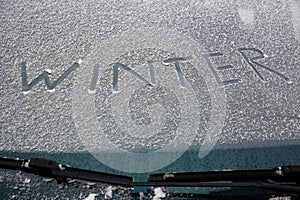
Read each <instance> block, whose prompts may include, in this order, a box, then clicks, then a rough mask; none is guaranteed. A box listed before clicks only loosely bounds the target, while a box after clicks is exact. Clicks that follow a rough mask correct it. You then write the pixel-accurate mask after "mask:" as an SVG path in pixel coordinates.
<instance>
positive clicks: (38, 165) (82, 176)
mask: <svg viewBox="0 0 300 200" xmlns="http://www.w3.org/2000/svg"><path fill="white" fill-rule="evenodd" d="M0 168H6V169H13V170H21V171H24V172H28V173H32V174H36V175H39V176H44V177H51V178H56V179H59V180H63V179H68V178H69V179H79V180H85V181H92V182H102V183H108V184H113V185H120V186H129V185H131V183H132V182H133V178H132V177H129V176H123V175H116V174H109V173H103V172H97V171H91V170H85V169H78V168H73V167H70V166H68V165H63V164H58V163H57V162H56V161H54V160H48V159H43V158H31V159H29V160H20V159H11V158H0Z"/></svg>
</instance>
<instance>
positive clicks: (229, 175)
mask: <svg viewBox="0 0 300 200" xmlns="http://www.w3.org/2000/svg"><path fill="white" fill-rule="evenodd" d="M228 180H230V181H254V180H273V181H299V180H300V165H285V166H282V167H278V168H274V169H262V170H234V171H229V170H227V171H210V172H184V173H160V174H151V175H150V176H149V181H153V182H162V181H163V182H199V181H201V182H209V181H228Z"/></svg>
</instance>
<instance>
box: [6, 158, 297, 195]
mask: <svg viewBox="0 0 300 200" xmlns="http://www.w3.org/2000/svg"><path fill="white" fill-rule="evenodd" d="M0 168H6V169H12V170H21V171H24V172H28V173H33V174H36V175H39V176H44V177H51V178H56V179H58V180H66V179H79V180H85V181H92V182H101V183H108V184H112V185H119V186H123V187H138V186H153V187H160V186H166V187H253V188H261V189H270V190H282V191H288V192H292V193H297V194H300V183H299V180H300V165H285V166H282V167H277V168H274V169H263V170H233V171H211V172H187V173H160V174H150V175H149V179H148V181H145V182H135V181H134V180H133V178H132V177H129V176H123V175H116V174H110V173H103V172H97V171H91V170H85V169H78V168H73V167H70V166H68V165H63V164H58V163H57V162H56V161H54V160H48V159H43V158H31V159H29V160H21V159H12V158H0Z"/></svg>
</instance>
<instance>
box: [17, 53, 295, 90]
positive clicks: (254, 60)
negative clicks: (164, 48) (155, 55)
mask: <svg viewBox="0 0 300 200" xmlns="http://www.w3.org/2000/svg"><path fill="white" fill-rule="evenodd" d="M237 50H238V51H239V52H240V53H241V56H242V58H243V59H244V60H245V61H246V63H247V64H248V65H249V66H250V67H251V69H252V70H253V72H254V73H255V74H256V75H257V77H258V78H259V79H260V80H262V81H264V80H265V78H264V77H263V76H262V75H261V73H260V72H259V69H263V70H265V71H268V72H269V73H272V74H273V75H275V76H277V77H279V78H281V79H283V80H284V81H286V82H287V83H291V81H290V80H289V78H288V77H287V76H285V75H284V74H282V73H280V72H278V71H276V70H274V69H271V68H269V67H267V66H265V65H263V64H261V63H260V62H259V60H261V59H265V58H266V56H265V55H264V53H263V52H262V51H261V50H259V49H255V48H238V49H237ZM250 52H251V53H252V55H253V53H255V56H249V53H250ZM222 56H224V54H223V53H220V52H215V53H208V54H204V55H203V57H204V59H205V61H206V62H207V64H208V66H209V68H210V70H211V72H212V74H213V75H214V76H215V79H216V81H217V83H218V84H219V85H220V86H222V85H225V86H226V85H231V84H235V83H238V82H240V81H241V79H239V78H232V79H227V80H223V79H222V78H221V77H220V76H219V73H220V72H221V71H225V70H230V69H233V68H234V67H233V66H232V65H228V64H226V63H224V65H220V66H214V65H213V63H212V61H211V59H212V58H214V59H216V58H218V57H222ZM191 59H192V58H191V57H187V58H184V57H174V58H169V59H167V60H163V61H162V62H163V64H168V65H170V64H173V65H174V67H175V70H176V72H177V75H178V79H179V83H180V85H181V86H182V87H184V86H185V83H184V78H183V73H182V70H181V68H180V63H181V62H185V61H188V60H191ZM147 64H148V67H149V74H150V77H151V80H150V81H148V80H147V79H146V78H144V77H143V76H142V75H140V74H139V73H137V72H136V71H135V70H133V69H132V68H130V67H128V66H127V65H125V64H122V63H115V64H114V66H113V68H112V70H113V81H112V86H113V90H114V91H115V92H116V91H118V79H119V70H120V69H122V70H125V71H127V72H129V73H130V74H132V75H133V76H135V77H136V78H137V79H139V80H140V81H142V82H143V83H145V84H147V85H149V86H151V85H152V84H155V75H154V74H155V73H154V65H153V62H152V61H151V60H149V61H148V62H147ZM78 67H79V63H74V64H73V65H72V66H71V67H70V68H69V69H67V70H66V71H65V72H64V73H63V74H62V75H61V76H60V77H58V78H57V80H55V81H51V80H50V78H49V76H50V75H51V71H49V70H45V71H44V72H43V73H41V74H40V75H39V76H38V77H36V78H35V79H33V80H32V81H31V82H30V83H29V82H28V76H27V69H26V62H22V63H21V77H22V91H23V92H28V91H30V90H32V89H33V87H34V86H36V85H37V84H39V82H41V81H43V80H44V82H45V85H46V87H47V88H48V90H49V91H51V90H54V89H55V88H56V87H57V86H58V85H59V84H61V83H62V82H63V80H65V79H66V78H67V77H68V75H70V74H71V73H72V72H73V71H75V70H76V69H77V68H78ZM99 67H100V66H99V65H98V64H96V65H95V67H94V70H93V75H92V77H91V82H90V87H89V90H90V91H95V89H96V83H97V78H98V75H99Z"/></svg>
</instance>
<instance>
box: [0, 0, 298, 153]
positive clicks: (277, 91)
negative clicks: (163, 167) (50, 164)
mask: <svg viewBox="0 0 300 200" xmlns="http://www.w3.org/2000/svg"><path fill="white" fill-rule="evenodd" d="M225 2H226V3H225ZM289 5H290V4H289V2H288V1H284V0H282V1H263V2H256V1H221V0H217V1H199V2H198V1H195V2H194V1H192V2H190V1H173V0H172V1H148V0H147V1H118V3H116V2H110V3H109V2H105V3H104V2H99V1H85V2H82V3H79V2H73V1H70V2H68V1H64V2H60V1H45V2H33V1H19V2H10V1H5V2H1V3H0V38H1V43H0V81H1V83H0V94H1V95H0V102H1V104H0V110H1V115H0V128H1V139H0V150H1V151H22V152H31V151H45V152H78V151H83V149H84V145H83V143H82V142H81V139H80V137H79V136H78V132H77V130H76V128H75V124H74V121H73V113H72V90H73V86H74V84H73V82H74V81H75V78H76V74H77V73H80V72H81V71H80V68H78V69H77V70H76V71H75V72H73V73H71V74H70V75H69V76H68V77H67V78H66V79H65V80H64V81H63V82H62V83H61V84H59V85H58V86H57V87H56V88H55V90H50V91H49V90H48V89H47V87H46V86H45V84H44V82H42V83H39V84H38V85H36V86H35V87H33V89H32V90H31V91H29V92H22V84H21V70H20V69H21V68H20V63H21V62H26V66H27V74H28V80H29V82H30V81H31V80H32V79H34V78H36V77H37V76H38V75H40V74H41V73H42V72H44V71H47V72H48V73H51V75H50V79H51V80H56V79H57V78H58V77H59V76H61V74H62V73H63V72H64V71H66V70H67V69H68V68H70V66H71V65H72V64H73V63H75V62H78V60H79V59H83V61H84V58H86V57H87V55H88V54H89V53H90V52H91V51H92V50H93V48H94V47H93V45H95V41H100V40H104V39H106V38H109V37H110V36H111V35H115V34H118V33H121V32H123V31H126V30H131V29H134V28H138V27H159V28H168V29H174V30H176V31H178V32H182V33H185V34H188V35H189V36H190V37H192V38H193V39H194V40H195V41H197V42H199V45H201V47H202V48H203V49H204V51H205V52H207V53H210V52H221V53H223V57H216V58H215V62H214V67H216V66H218V64H219V65H223V66H224V65H228V64H231V65H232V66H233V68H232V69H228V70H224V71H222V72H221V71H220V72H218V73H219V75H220V77H221V79H222V80H229V79H241V82H239V83H236V84H230V85H227V86H224V89H225V91H226V96H227V99H226V100H224V101H226V104H227V109H226V110H227V111H226V113H227V114H226V118H225V126H224V128H223V131H222V133H221V136H220V138H219V143H220V144H232V143H241V142H249V145H251V144H253V143H257V142H260V143H261V142H270V141H271V142H272V141H299V138H300V131H299V130H300V108H299V105H300V95H299V91H300V85H299V84H300V82H299V79H300V73H299V69H300V68H299V65H300V56H299V55H300V47H299V46H300V45H299V42H300V41H299V24H300V22H299V18H298V22H299V23H297V17H296V16H297V12H295V11H294V10H295V9H294V10H292V11H291V10H290V7H289ZM292 5H299V3H297V2H296V1H293V4H292ZM295 13H296V14H295ZM243 47H254V48H257V49H259V50H261V51H262V52H264V54H265V55H266V56H265V58H264V59H262V60H260V61H259V62H260V63H262V64H264V65H265V66H267V67H269V68H270V69H273V70H276V71H278V72H280V73H281V74H283V75H285V76H286V77H288V78H289V81H286V80H284V79H282V78H280V77H279V76H277V75H276V74H274V73H272V72H269V71H267V70H265V69H263V68H258V71H259V72H260V73H261V75H262V77H263V78H264V79H265V80H264V81H263V80H262V79H261V78H260V77H259V76H258V75H257V74H256V73H255V72H254V71H253V69H252V68H251V67H250V65H249V64H248V63H247V62H245V60H244V59H243V57H242V56H241V54H240V53H239V52H238V50H237V49H238V48H243ZM158 51H159V50H158ZM125 53H128V52H124V55H125ZM144 53H145V52H144ZM146 53H147V52H146ZM171 53H172V52H171ZM120 56H121V55H120ZM143 56H151V55H147V54H145V55H143ZM152 56H153V55H152ZM95 59H97V58H95ZM116 59H117V58H116ZM137 59H138V58H137ZM211 60H213V59H211ZM112 62H113V61H112ZM195 67H197V66H195ZM90 69H91V71H92V66H91V67H90ZM102 89H103V88H102ZM164 91H165V92H166V93H167V90H164ZM96 95H97V91H96ZM136 95H137V96H136V97H138V95H141V94H138V93H136ZM153 95H155V91H154V93H153ZM170 98H171V97H170ZM132 99H133V101H135V100H134V99H135V96H132ZM171 99H172V101H173V106H175V107H176V105H177V103H176V98H171ZM207 102H209V100H207ZM135 103H136V104H135ZM145 103H149V104H151V105H152V104H153V105H154V108H152V110H163V109H161V107H159V105H158V104H154V103H153V102H147V101H136V102H131V103H130V104H129V107H130V108H132V109H136V110H135V112H136V113H135V114H139V115H137V119H136V120H137V121H138V122H139V123H143V124H144V125H145V124H147V123H148V124H149V123H151V120H150V119H151V118H149V116H150V117H151V114H152V118H153V119H152V120H154V122H153V123H154V124H152V125H153V126H151V124H150V125H149V126H148V128H149V127H150V129H151V128H154V127H155V129H158V128H159V127H160V126H164V124H159V123H158V121H159V120H160V117H161V118H164V117H165V116H166V115H167V114H168V112H167V111H162V112H160V113H159V114H158V112H157V113H155V112H152V113H151V112H150V111H147V110H145V111H144V113H142V112H141V113H138V111H141V106H142V105H143V104H145ZM189 103H194V102H189ZM82 106H84V103H83V104H82ZM148 108H149V107H148ZM209 108H210V107H209V106H207V107H206V109H208V110H203V112H204V113H208V115H209ZM174 109H175V110H174V113H177V115H174V116H177V117H178V118H173V119H174V120H173V122H174V123H175V124H174V126H173V128H176V123H177V122H178V123H179V122H180V108H178V107H176V108H174ZM98 111H99V110H98ZM99 112H100V111H99ZM129 112H131V111H130V110H129ZM164 113H165V114H164ZM143 114H145V115H143ZM155 117H158V118H155ZM117 120H120V119H118V118H116V121H117ZM147 120H148V121H147ZM149 120H150V121H149ZM119 123H120V124H122V122H119ZM155 123H156V124H155ZM206 125H207V124H205V123H204V124H203V126H204V127H205V126H206ZM108 128H109V127H108ZM127 128H129V127H127ZM130 128H134V127H130ZM166 128H168V126H166ZM119 134H121V133H119ZM143 134H148V135H149V137H151V136H153V135H152V134H153V133H149V132H147V131H146V132H144V133H143ZM129 136H130V135H127V136H126V135H124V138H125V140H126V137H129ZM170 136H172V133H170ZM131 137H132V136H131ZM134 137H137V138H139V135H135V136H134ZM157 137H158V136H157ZM157 137H152V139H149V140H148V144H145V145H144V146H143V148H146V150H147V148H148V150H149V149H150V150H155V149H156V148H160V147H161V146H163V145H164V143H166V142H167V141H164V140H163V139H162V140H159V138H157ZM199 137H200V138H198V140H199V141H201V139H203V138H201V137H202V136H201V135H200V136H199ZM119 138H122V137H119ZM156 139H157V140H156ZM91 140H92V138H91ZM127 141H130V142H127V143H126V142H125V143H123V142H124V141H119V142H120V143H119V144H117V145H119V146H120V147H123V148H124V149H126V150H132V151H134V150H138V149H139V148H140V145H143V142H146V140H142V139H137V140H129V139H128V140H127ZM135 141H136V143H135ZM141 141H142V142H141ZM116 143H118V141H116Z"/></svg>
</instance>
